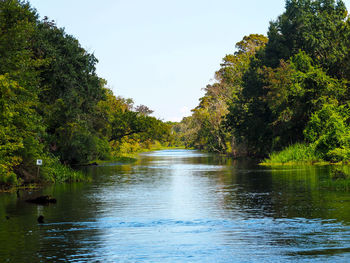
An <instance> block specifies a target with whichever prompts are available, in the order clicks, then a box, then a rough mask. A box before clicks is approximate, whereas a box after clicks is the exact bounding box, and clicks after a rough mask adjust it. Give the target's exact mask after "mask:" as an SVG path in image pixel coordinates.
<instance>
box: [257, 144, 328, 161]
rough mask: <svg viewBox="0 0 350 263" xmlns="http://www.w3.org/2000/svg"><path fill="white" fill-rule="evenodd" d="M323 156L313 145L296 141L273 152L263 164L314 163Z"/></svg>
mask: <svg viewBox="0 0 350 263" xmlns="http://www.w3.org/2000/svg"><path fill="white" fill-rule="evenodd" d="M321 160H322V159H321V156H320V155H319V153H318V152H317V151H316V149H315V147H314V146H313V145H307V144H301V143H296V144H293V145H291V146H288V147H286V148H285V149H283V150H282V151H280V152H275V153H271V154H270V155H269V157H268V158H267V159H265V160H264V161H263V162H262V164H264V165H269V164H285V163H289V162H291V163H298V162H299V163H305V162H307V163H314V162H318V161H321Z"/></svg>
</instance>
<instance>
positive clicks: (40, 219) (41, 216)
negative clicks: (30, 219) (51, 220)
mask: <svg viewBox="0 0 350 263" xmlns="http://www.w3.org/2000/svg"><path fill="white" fill-rule="evenodd" d="M38 223H39V224H43V223H44V216H43V215H40V216H39V217H38Z"/></svg>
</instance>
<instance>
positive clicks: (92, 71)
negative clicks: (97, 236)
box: [0, 0, 173, 185]
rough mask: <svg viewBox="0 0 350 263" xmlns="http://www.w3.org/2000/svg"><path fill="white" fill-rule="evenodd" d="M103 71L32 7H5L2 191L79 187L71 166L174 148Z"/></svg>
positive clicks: (13, 1)
mask: <svg viewBox="0 0 350 263" xmlns="http://www.w3.org/2000/svg"><path fill="white" fill-rule="evenodd" d="M96 63H97V59H96V58H95V56H94V55H93V54H90V53H89V52H87V51H86V50H85V49H84V48H82V46H81V45H80V43H79V41H78V40H77V39H76V38H74V37H73V36H71V35H68V34H67V33H65V30H64V29H62V28H59V27H57V26H56V24H55V22H54V21H51V20H49V19H48V18H47V17H45V18H44V19H43V20H40V19H39V16H38V14H37V12H36V10H35V9H33V8H32V7H31V6H30V4H29V3H28V2H26V1H20V0H3V1H0V89H1V92H0V115H1V117H0V185H1V184H2V185H9V184H21V183H30V182H38V181H65V180H78V179H79V176H81V174H80V173H79V172H76V171H74V170H72V169H71V168H70V167H71V166H72V165H76V164H87V163H89V162H91V161H93V160H109V159H113V158H116V157H118V156H120V155H121V154H123V153H129V152H135V151H138V150H140V149H142V148H150V146H151V145H152V144H154V143H158V144H161V143H163V144H169V142H171V140H173V139H172V135H171V126H170V124H168V123H164V122H162V121H160V120H158V119H156V118H155V117H151V116H150V114H151V113H152V111H151V110H150V109H149V108H148V107H147V106H144V105H139V106H136V107H134V105H133V101H132V99H124V98H121V97H116V96H115V95H114V94H113V92H112V91H111V90H110V89H108V87H107V82H106V81H105V80H104V79H102V78H100V77H99V76H98V75H97V74H96ZM36 159H42V160H43V166H42V167H41V169H40V174H39V177H38V174H37V167H36Z"/></svg>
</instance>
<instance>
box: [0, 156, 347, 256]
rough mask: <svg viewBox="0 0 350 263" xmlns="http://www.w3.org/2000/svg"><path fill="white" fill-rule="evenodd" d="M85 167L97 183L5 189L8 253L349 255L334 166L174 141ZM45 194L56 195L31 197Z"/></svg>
mask: <svg viewBox="0 0 350 263" xmlns="http://www.w3.org/2000/svg"><path fill="white" fill-rule="evenodd" d="M87 172H88V173H90V174H91V175H92V176H93V178H94V181H93V182H92V183H80V184H66V185H56V186H51V187H48V188H45V189H42V190H41V191H39V192H33V193H24V192H22V193H20V197H17V196H16V194H1V195H0V244H1V245H0V262H281V261H290V262H310V261H312V262H347V260H349V258H350V213H349V212H350V195H349V194H348V193H345V192H339V191H338V192H335V191H329V190H325V189H324V188H322V187H321V185H322V184H321V183H322V182H323V181H324V180H328V178H329V176H328V175H329V168H328V167H280V168H274V169H270V168H264V167H263V168H262V167H259V166H256V165H254V164H251V163H248V162H237V161H234V160H232V159H230V158H225V157H222V156H215V155H210V154H203V153H200V152H197V151H189V150H171V151H159V152H152V153H147V154H143V155H141V158H140V160H139V161H138V162H137V163H135V164H132V165H117V166H108V165H106V166H101V167H91V168H89V170H88V171H87ZM40 194H50V195H52V196H54V197H55V198H56V199H57V200H58V202H57V204H54V205H50V206H37V205H33V204H29V203H25V202H24V201H23V200H25V199H27V198H29V197H31V196H34V195H40ZM41 214H42V215H44V216H45V224H42V225H38V223H37V221H36V218H37V217H38V215H41ZM6 216H8V217H9V219H6Z"/></svg>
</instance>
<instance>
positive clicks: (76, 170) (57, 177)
mask: <svg viewBox="0 0 350 263" xmlns="http://www.w3.org/2000/svg"><path fill="white" fill-rule="evenodd" d="M171 149H183V147H166V146H162V145H157V144H156V145H152V146H150V148H142V149H138V150H137V151H135V152H126V153H123V154H121V155H120V156H116V157H114V158H111V159H108V160H93V161H91V162H89V163H86V164H79V165H75V166H73V167H70V166H67V165H63V164H61V163H58V162H48V161H46V160H45V161H44V162H43V163H44V165H43V166H42V167H41V168H40V169H41V170H40V171H41V173H40V174H39V177H37V176H34V175H32V176H31V178H32V179H31V181H30V182H26V181H24V180H22V179H20V180H15V181H13V182H11V181H9V182H6V183H3V184H0V192H15V191H17V190H32V189H38V188H42V187H45V186H47V185H50V184H55V183H72V182H90V181H91V180H92V179H91V177H89V176H86V175H85V174H84V173H83V172H82V171H81V169H82V168H83V167H87V166H99V165H104V164H107V163H113V165H127V164H132V163H135V162H137V160H139V154H141V153H144V152H152V151H160V150H171Z"/></svg>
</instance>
